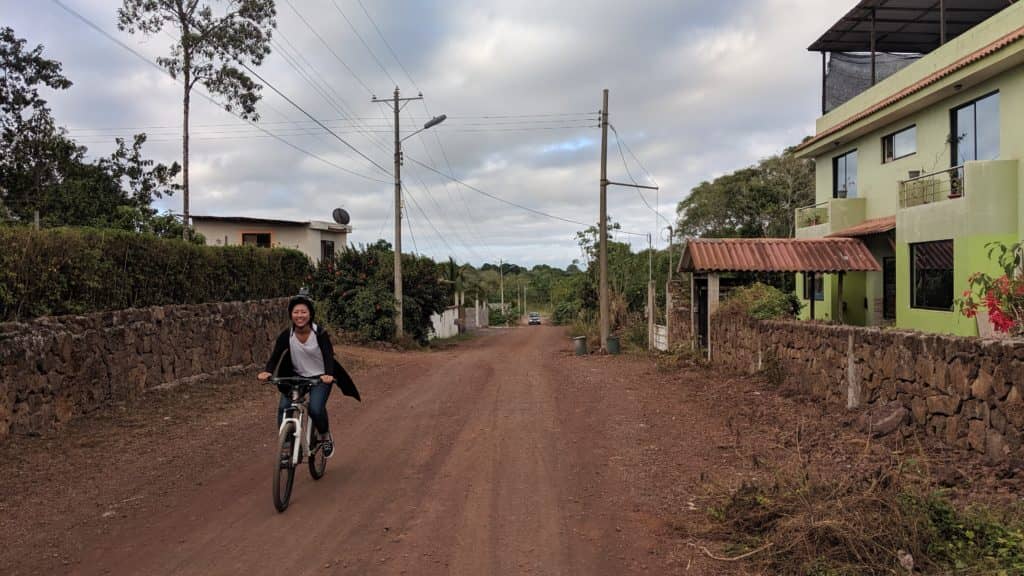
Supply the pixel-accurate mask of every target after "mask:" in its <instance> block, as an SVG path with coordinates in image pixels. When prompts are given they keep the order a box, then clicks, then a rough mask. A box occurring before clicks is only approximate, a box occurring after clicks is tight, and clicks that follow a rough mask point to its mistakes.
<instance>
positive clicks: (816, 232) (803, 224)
mask: <svg viewBox="0 0 1024 576" xmlns="http://www.w3.org/2000/svg"><path fill="white" fill-rule="evenodd" d="M864 208H865V200H864V199H863V198H832V199H830V200H826V201H825V202H818V203H817V204H813V205H811V206H804V207H803V208H797V209H796V213H795V215H794V216H795V218H796V237H797V238H822V237H825V236H828V235H829V234H831V233H832V232H835V231H837V230H842V229H844V228H849V227H850V226H853V225H855V224H860V223H861V222H863V221H864V214H865V211H864Z"/></svg>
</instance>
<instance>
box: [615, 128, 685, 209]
mask: <svg viewBox="0 0 1024 576" xmlns="http://www.w3.org/2000/svg"><path fill="white" fill-rule="evenodd" d="M608 127H609V128H611V129H612V132H614V133H615V145H616V146H617V147H618V149H619V156H620V157H622V166H623V167H624V168H625V169H626V175H627V176H629V179H630V180H631V181H632V182H633V184H637V185H639V182H637V181H636V179H635V178H633V174H632V173H631V172H630V171H629V164H628V163H627V162H626V155H625V154H624V153H623V152H622V138H620V137H619V131H618V130H616V129H615V127H614V126H612V125H611V123H609V124H608ZM651 180H652V181H653V180H654V179H653V178H651ZM655 184H656V183H655ZM634 190H636V193H637V194H638V195H639V196H640V200H642V201H643V203H644V206H646V207H647V209H648V210H650V211H651V212H654V213H655V214H656V215H657V216H658V217H659V218H661V219H662V220H664V221H665V222H666V223H667V224H668V225H669V226H671V225H672V222H671V221H669V219H668V218H665V217H664V216H662V215H661V212H659V211H657V210H655V209H654V208H653V207H652V206H651V204H650V203H649V202H648V201H647V197H646V196H644V193H643V192H642V191H641V190H640V189H639V188H634Z"/></svg>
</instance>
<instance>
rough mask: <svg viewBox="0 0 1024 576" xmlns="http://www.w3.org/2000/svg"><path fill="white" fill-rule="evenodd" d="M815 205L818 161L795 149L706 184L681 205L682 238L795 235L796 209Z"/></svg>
mask: <svg viewBox="0 0 1024 576" xmlns="http://www.w3.org/2000/svg"><path fill="white" fill-rule="evenodd" d="M813 202H814V163H813V162H812V161H810V160H805V159H798V158H796V157H795V156H793V154H792V152H791V151H790V150H787V151H786V152H784V153H783V154H781V155H777V156H772V157H770V158H766V159H764V160H762V161H760V162H758V163H757V164H756V165H754V166H749V167H747V168H742V169H740V170H737V171H735V172H732V173H730V174H726V175H724V176H720V177H718V178H716V179H714V180H712V181H710V182H702V183H700V184H699V185H698V186H697V187H695V188H694V189H693V190H691V191H690V195H689V196H687V197H686V198H685V199H683V200H682V201H681V202H679V204H678V206H677V208H676V213H677V222H676V233H677V234H678V235H679V236H680V237H683V238H685V237H694V236H705V237H722V238H730V237H750V238H765V237H792V236H794V235H795V229H794V226H793V214H794V211H795V210H796V209H797V208H799V207H800V206H806V205H808V204H811V203H813Z"/></svg>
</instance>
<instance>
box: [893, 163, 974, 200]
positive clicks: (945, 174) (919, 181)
mask: <svg viewBox="0 0 1024 576" xmlns="http://www.w3.org/2000/svg"><path fill="white" fill-rule="evenodd" d="M964 190H965V186H964V167H963V166H954V167H952V168H949V169H946V170H939V171H938V172H931V173H928V174H921V175H919V176H915V177H913V178H908V179H907V180H902V181H900V208H912V207H914V206H920V205H922V204H934V203H935V202H940V201H942V200H947V199H948V200H952V199H956V198H962V197H963V195H964Z"/></svg>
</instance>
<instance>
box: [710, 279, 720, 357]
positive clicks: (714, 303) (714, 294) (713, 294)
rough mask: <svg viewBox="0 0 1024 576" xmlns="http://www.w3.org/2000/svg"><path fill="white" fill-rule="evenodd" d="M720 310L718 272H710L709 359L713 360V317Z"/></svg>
mask: <svg viewBox="0 0 1024 576" xmlns="http://www.w3.org/2000/svg"><path fill="white" fill-rule="evenodd" d="M717 311H718V274H717V273H716V272H709V273H708V361H709V362H710V361H711V318H712V317H713V316H714V315H715V312H717Z"/></svg>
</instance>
